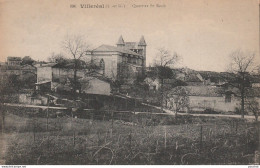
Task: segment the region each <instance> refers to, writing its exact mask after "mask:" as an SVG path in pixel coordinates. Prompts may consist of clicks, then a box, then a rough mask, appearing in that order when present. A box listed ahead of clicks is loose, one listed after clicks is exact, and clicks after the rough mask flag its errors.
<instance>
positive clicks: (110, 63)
mask: <svg viewBox="0 0 260 168" xmlns="http://www.w3.org/2000/svg"><path fill="white" fill-rule="evenodd" d="M118 55H119V54H112V55H111V53H103V54H102V55H98V54H95V55H93V56H92V58H93V61H94V63H95V64H96V65H98V66H99V63H100V61H101V59H103V60H104V63H105V74H104V75H105V76H107V77H108V78H111V79H116V77H117V68H118V65H117V63H118Z"/></svg>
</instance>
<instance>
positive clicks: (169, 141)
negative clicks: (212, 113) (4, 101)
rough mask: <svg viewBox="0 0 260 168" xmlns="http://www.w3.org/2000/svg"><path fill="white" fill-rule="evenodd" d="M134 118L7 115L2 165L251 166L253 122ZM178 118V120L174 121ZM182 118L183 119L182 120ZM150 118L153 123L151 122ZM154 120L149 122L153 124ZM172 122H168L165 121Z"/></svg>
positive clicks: (255, 129) (256, 138)
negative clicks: (163, 121) (128, 119)
mask: <svg viewBox="0 0 260 168" xmlns="http://www.w3.org/2000/svg"><path fill="white" fill-rule="evenodd" d="M129 117H133V118H132V120H130V121H131V122H129V121H126V120H123V118H124V117H122V116H121V120H120V118H118V119H113V120H112V119H111V118H107V119H103V120H96V119H79V118H71V117H61V118H49V119H48V120H47V119H46V118H39V117H37V118H29V117H22V116H17V115H14V114H10V113H8V114H6V117H5V128H4V130H5V136H6V140H7V142H6V146H7V147H6V153H5V157H4V158H3V159H4V160H5V163H6V164H25V165H28V164H254V163H255V162H258V155H257V152H256V151H257V149H258V147H259V146H258V144H259V134H258V128H259V125H257V123H247V122H246V121H244V120H234V119H233V120H231V119H217V118H210V117H208V118H200V117H197V118H195V117H194V118H189V119H188V120H187V119H185V118H179V119H178V118H177V119H175V118H173V119H168V120H170V121H171V122H165V124H167V125H165V124H163V123H160V122H158V121H159V118H152V119H149V117H148V119H149V121H146V120H148V119H145V118H144V117H142V118H141V117H140V116H139V117H138V116H127V118H129ZM174 120H176V122H173V121H174ZM180 120H181V121H180ZM151 121H153V122H151ZM151 123H153V124H151ZM169 123H170V124H169Z"/></svg>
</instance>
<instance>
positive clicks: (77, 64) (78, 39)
mask: <svg viewBox="0 0 260 168" xmlns="http://www.w3.org/2000/svg"><path fill="white" fill-rule="evenodd" d="M62 47H63V49H64V50H65V51H66V53H67V54H68V56H69V57H70V58H72V60H73V72H74V73H73V74H74V75H73V83H72V88H73V92H74V93H76V91H77V89H78V88H80V86H79V85H78V84H79V82H78V80H77V71H78V70H79V69H81V67H82V66H81V63H82V61H81V59H82V58H83V57H84V56H85V55H86V52H87V51H88V49H89V45H87V43H86V42H85V41H84V40H83V36H79V35H77V36H67V37H66V38H65V40H64V41H63V43H62Z"/></svg>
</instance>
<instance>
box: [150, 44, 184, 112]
mask: <svg viewBox="0 0 260 168" xmlns="http://www.w3.org/2000/svg"><path fill="white" fill-rule="evenodd" d="M179 59H180V56H179V55H178V54H177V53H176V52H174V53H173V54H172V53H171V52H170V51H169V50H167V49H165V48H159V49H158V53H157V55H156V59H155V60H154V66H155V67H156V71H157V77H158V78H159V79H160V81H161V111H163V101H164V82H163V80H164V79H165V78H170V77H172V75H173V74H172V71H171V70H170V67H173V66H174V65H175V64H176V63H177V62H178V61H179ZM169 70H170V71H169Z"/></svg>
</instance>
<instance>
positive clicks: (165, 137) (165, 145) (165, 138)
mask: <svg viewBox="0 0 260 168" xmlns="http://www.w3.org/2000/svg"><path fill="white" fill-rule="evenodd" d="M166 148H167V130H166V126H164V149H165V150H166Z"/></svg>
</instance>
